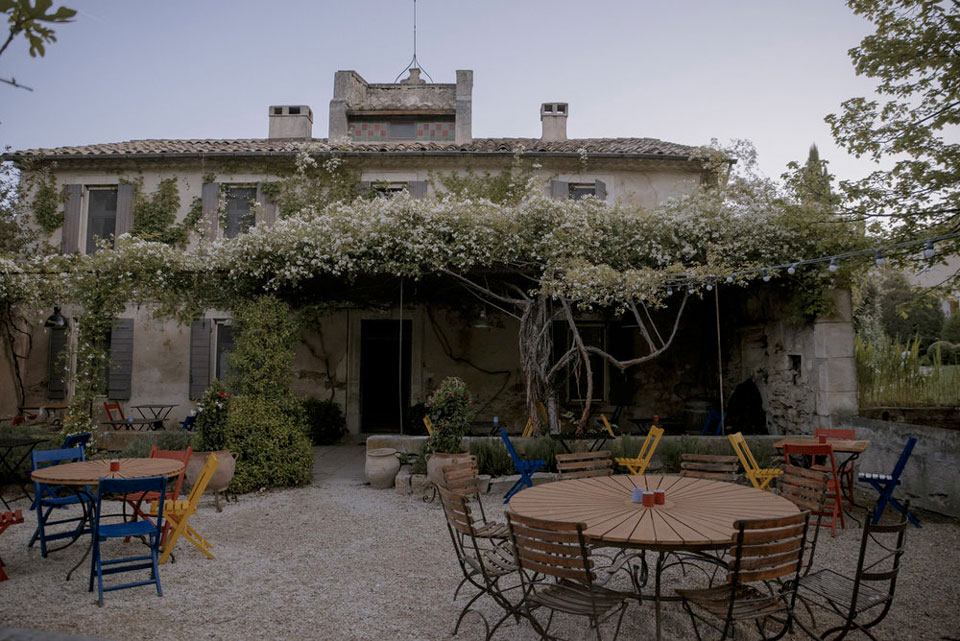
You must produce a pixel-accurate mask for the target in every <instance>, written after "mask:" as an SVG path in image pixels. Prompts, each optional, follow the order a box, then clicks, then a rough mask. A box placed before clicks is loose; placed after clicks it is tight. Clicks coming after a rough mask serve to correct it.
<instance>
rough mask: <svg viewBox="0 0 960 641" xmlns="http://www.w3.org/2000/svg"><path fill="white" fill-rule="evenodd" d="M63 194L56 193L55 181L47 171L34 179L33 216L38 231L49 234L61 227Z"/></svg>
mask: <svg viewBox="0 0 960 641" xmlns="http://www.w3.org/2000/svg"><path fill="white" fill-rule="evenodd" d="M61 203H63V194H62V193H60V192H58V191H57V179H56V178H54V177H53V175H52V174H51V173H50V171H49V170H43V171H41V172H40V174H39V175H38V176H37V178H36V190H35V191H34V193H33V203H32V205H33V215H34V218H35V219H36V221H37V224H38V225H39V226H40V229H42V230H43V231H45V232H46V233H48V234H50V233H53V232H55V231H56V230H58V229H60V227H62V226H63V208H62V207H61Z"/></svg>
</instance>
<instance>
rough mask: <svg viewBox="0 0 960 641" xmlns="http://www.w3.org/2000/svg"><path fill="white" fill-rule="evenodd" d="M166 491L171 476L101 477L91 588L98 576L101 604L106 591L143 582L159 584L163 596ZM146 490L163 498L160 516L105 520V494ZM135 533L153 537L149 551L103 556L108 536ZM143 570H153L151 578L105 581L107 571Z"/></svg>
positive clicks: (160, 500)
mask: <svg viewBox="0 0 960 641" xmlns="http://www.w3.org/2000/svg"><path fill="white" fill-rule="evenodd" d="M166 490H167V477H165V476H151V477H147V478H142V479H105V478H102V479H100V486H99V488H98V490H97V504H96V515H95V516H94V519H93V554H92V556H91V559H90V585H89V588H88V589H89V591H90V592H93V580H94V578H96V580H97V600H98V602H99V603H100V605H103V593H104V592H110V591H112V590H122V589H124V588H134V587H139V586H141V585H156V586H157V595H158V596H163V590H162V589H161V588H160V569H159V567H158V563H157V555H158V553H159V550H160V536H161V532H162V530H163V517H162V516H160V514H162V513H163V498H164V495H165V494H166ZM145 492H156V493H157V495H158V496H159V497H160V498H159V499H158V506H159V508H158V516H157V517H156V520H155V521H149V520H141V521H123V522H121V523H110V524H104V523H103V522H102V521H103V520H104V519H105V518H109V517H107V516H106V515H104V514H103V497H104V496H105V495H107V494H139V493H145ZM131 536H138V537H141V536H142V537H147V538H148V539H149V544H148V545H149V550H150V551H149V553H148V554H138V555H135V556H127V557H121V558H118V559H109V560H105V559H104V558H103V553H102V549H101V545H100V544H101V543H102V542H104V541H106V540H107V539H126V538H129V537H131ZM139 570H149V571H150V578H149V579H148V580H141V581H133V582H131V583H122V584H120V585H111V586H106V587H105V586H104V584H103V575H105V574H117V573H119V572H135V571H139Z"/></svg>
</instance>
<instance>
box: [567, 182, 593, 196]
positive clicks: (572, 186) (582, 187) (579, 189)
mask: <svg viewBox="0 0 960 641" xmlns="http://www.w3.org/2000/svg"><path fill="white" fill-rule="evenodd" d="M567 188H568V192H569V194H570V200H580V199H581V198H583V197H584V196H596V195H597V185H596V184H595V183H568V184H567Z"/></svg>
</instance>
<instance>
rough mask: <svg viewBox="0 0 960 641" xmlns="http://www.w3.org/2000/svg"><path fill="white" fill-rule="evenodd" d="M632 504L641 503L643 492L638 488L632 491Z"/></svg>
mask: <svg viewBox="0 0 960 641" xmlns="http://www.w3.org/2000/svg"><path fill="white" fill-rule="evenodd" d="M633 502H634V503H642V502H643V490H642V489H640V488H639V487H638V488H636V489H634V490H633Z"/></svg>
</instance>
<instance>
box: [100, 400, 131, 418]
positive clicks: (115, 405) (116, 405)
mask: <svg viewBox="0 0 960 641" xmlns="http://www.w3.org/2000/svg"><path fill="white" fill-rule="evenodd" d="M103 409H105V410H106V411H107V420H108V421H111V422H112V421H125V420H127V417H126V416H124V415H123V408H122V407H120V402H119V401H114V402H112V403H111V402H110V401H104V402H103ZM114 412H116V415H114Z"/></svg>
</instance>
